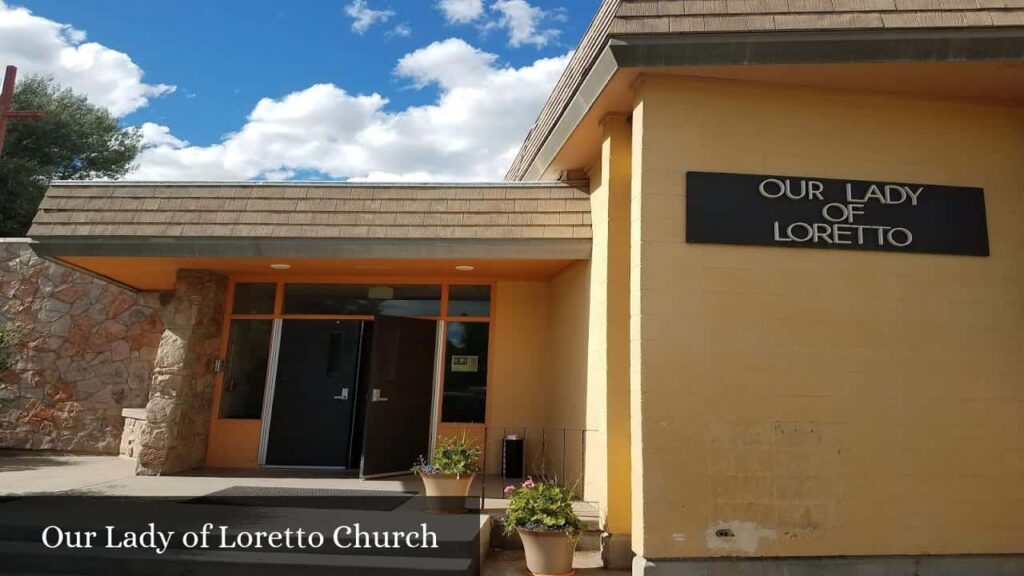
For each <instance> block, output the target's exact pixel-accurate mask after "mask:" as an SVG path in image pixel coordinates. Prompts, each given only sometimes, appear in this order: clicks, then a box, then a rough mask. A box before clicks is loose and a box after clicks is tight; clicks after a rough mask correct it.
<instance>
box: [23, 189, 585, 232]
mask: <svg viewBox="0 0 1024 576" xmlns="http://www.w3.org/2000/svg"><path fill="white" fill-rule="evenodd" d="M29 235H30V236H32V237H33V238H35V239H37V240H45V239H46V238H53V237H62V238H66V237H79V236H82V237H85V236H88V237H104V236H113V237H193V238H194V237H211V238H255V237H274V238H358V239H368V238H370V239H393V238H445V239H520V238H521V239H552V238H553V239H578V238H590V201H589V199H588V195H587V186H586V184H585V183H555V182H545V183H538V184H497V185H479V186H477V185H473V186H461V185H439V186H434V185H409V186H405V185H397V184H396V185H384V186H381V185H348V184H305V185H296V184H286V185H276V184H252V183H238V184H221V185H189V184H182V185H170V184H160V183H156V184H131V183H108V184H104V183H95V182H90V183H87V184H61V183H56V184H54V185H52V186H51V187H50V189H49V190H47V192H46V196H45V197H44V198H43V201H42V204H41V205H40V207H39V212H38V213H37V214H36V217H35V221H34V222H33V224H32V228H31V230H29Z"/></svg>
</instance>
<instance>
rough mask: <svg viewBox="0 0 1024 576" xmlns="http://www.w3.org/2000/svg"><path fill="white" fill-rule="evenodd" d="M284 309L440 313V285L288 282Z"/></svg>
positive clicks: (288, 311) (298, 311)
mask: <svg viewBox="0 0 1024 576" xmlns="http://www.w3.org/2000/svg"><path fill="white" fill-rule="evenodd" d="M284 313H285V314H348V315H357V316H363V315H366V316H369V315H373V314H387V315H390V316H438V315H440V314H441V287H440V286H419V285H394V286H375V285H367V284H286V285H285V287H284Z"/></svg>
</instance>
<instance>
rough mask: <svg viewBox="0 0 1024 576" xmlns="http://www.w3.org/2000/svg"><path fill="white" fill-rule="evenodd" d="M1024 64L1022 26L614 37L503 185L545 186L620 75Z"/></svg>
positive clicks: (510, 171) (512, 168)
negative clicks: (778, 67)
mask: <svg viewBox="0 0 1024 576" xmlns="http://www.w3.org/2000/svg"><path fill="white" fill-rule="evenodd" d="M1022 59H1024V27H1001V28H925V29H888V30H864V29H856V30H836V31H782V32H743V33H728V34H654V35H651V34H648V35H617V36H611V37H609V38H608V40H607V42H606V45H605V47H604V49H603V50H602V51H601V52H600V53H599V55H598V56H597V59H596V60H595V62H594V64H593V66H592V67H591V69H590V71H589V72H588V73H587V75H586V76H585V77H584V78H583V80H582V82H581V84H580V86H579V88H578V89H577V90H576V91H575V93H574V95H573V97H572V98H571V99H570V100H569V101H568V102H567V103H566V105H565V107H564V109H563V110H562V112H561V114H560V115H559V117H558V120H557V121H556V122H555V124H554V125H553V126H552V128H551V129H550V130H549V131H548V133H547V134H545V135H544V136H543V140H542V141H541V144H540V145H539V146H538V147H537V151H536V153H535V154H534V155H533V158H532V159H530V160H529V161H524V160H523V159H519V160H517V161H516V162H515V163H513V165H512V167H511V168H510V169H509V172H508V174H507V175H506V178H507V179H508V180H509V181H527V180H540V179H541V178H542V177H543V175H544V173H545V172H546V171H547V169H548V167H549V166H550V164H551V162H552V161H553V160H554V158H555V156H556V155H557V154H558V152H559V150H561V148H562V146H563V145H564V144H565V142H566V140H568V138H569V136H570V135H571V134H572V133H573V131H574V130H575V129H576V127H577V126H578V125H579V123H580V122H581V121H582V119H583V117H584V116H585V115H586V113H587V112H588V111H589V110H590V106H591V105H592V104H593V103H594V101H595V100H596V99H597V98H598V97H599V96H600V95H601V92H602V91H603V90H604V88H605V86H606V85H607V84H608V83H609V82H610V81H611V79H612V77H613V76H614V75H615V73H616V72H618V71H619V70H621V69H626V68H667V67H686V66H709V65H767V64H841V63H855V62H873V63H884V62H943V61H946V62H955V61H984V60H1022ZM533 136H535V135H533V134H531V137H533ZM537 137H540V136H537ZM526 148H527V146H526V145H525V144H524V150H525V149H526Z"/></svg>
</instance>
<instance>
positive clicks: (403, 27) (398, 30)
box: [388, 22, 412, 38]
mask: <svg viewBox="0 0 1024 576" xmlns="http://www.w3.org/2000/svg"><path fill="white" fill-rule="evenodd" d="M411 35H412V28H410V27H409V25H408V24H406V23H405V22H402V23H401V24H398V25H397V26H395V27H394V28H392V29H391V31H390V32H388V36H392V37H397V38H408V37H409V36H411Z"/></svg>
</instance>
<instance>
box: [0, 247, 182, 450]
mask: <svg viewBox="0 0 1024 576" xmlns="http://www.w3.org/2000/svg"><path fill="white" fill-rule="evenodd" d="M159 307H160V303H159V301H158V297H157V295H156V294H138V293H134V292H130V291H128V290H124V289H122V288H119V287H117V286H115V285H113V284H110V283H107V282H104V281H102V280H99V279H96V278H94V277H92V276H89V275H87V274H83V273H81V272H78V271H75V270H72V269H70V268H66V267H64V266H60V265H58V264H55V263H53V262H50V261H48V260H43V259H41V258H39V257H38V256H36V255H35V254H34V253H33V252H32V250H31V248H30V247H29V244H28V243H27V242H25V241H23V240H22V241H16V240H0V324H13V325H15V326H17V327H18V330H19V332H20V334H21V337H20V338H19V344H18V345H17V346H16V347H15V349H14V350H13V351H12V353H11V360H12V362H13V366H12V367H11V368H10V369H8V370H5V371H2V372H0V448H26V449H45V450H71V451H77V452H91V453H103V454H117V453H118V446H119V444H120V440H121V431H122V426H123V419H122V416H121V409H122V408H126V407H127V408H132V407H141V406H144V405H145V403H146V400H147V398H148V396H149V383H150V375H151V373H152V370H153V360H154V358H155V357H156V351H157V346H158V345H159V342H160V336H161V334H162V332H163V322H162V321H161V318H160V316H159V313H158V310H159Z"/></svg>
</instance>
